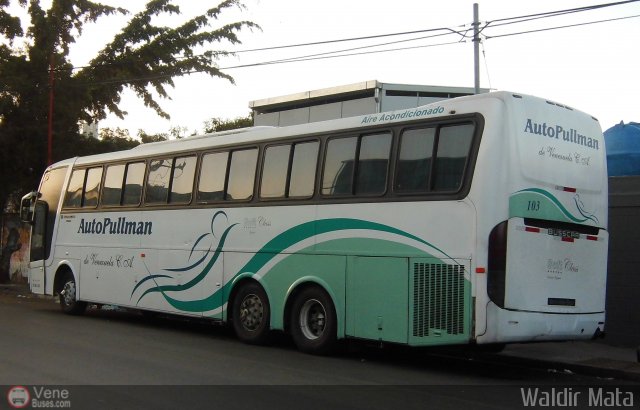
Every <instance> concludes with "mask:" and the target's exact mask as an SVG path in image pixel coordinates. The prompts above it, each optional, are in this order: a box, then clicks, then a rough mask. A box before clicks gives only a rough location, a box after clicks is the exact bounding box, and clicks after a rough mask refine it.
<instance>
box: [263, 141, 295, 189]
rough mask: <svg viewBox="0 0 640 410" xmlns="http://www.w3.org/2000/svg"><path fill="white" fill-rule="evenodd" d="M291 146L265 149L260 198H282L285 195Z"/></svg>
mask: <svg viewBox="0 0 640 410" xmlns="http://www.w3.org/2000/svg"><path fill="white" fill-rule="evenodd" d="M290 154H291V145H276V146H271V147H267V149H266V150H265V152H264V165H263V168H262V180H261V182H260V198H283V197H284V196H285V195H286V188H287V172H288V171H289V158H290Z"/></svg>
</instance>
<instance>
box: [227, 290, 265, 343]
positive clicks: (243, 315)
mask: <svg viewBox="0 0 640 410" xmlns="http://www.w3.org/2000/svg"><path fill="white" fill-rule="evenodd" d="M270 315H271V309H270V307H269V299H268V298H267V294H266V292H265V291H264V289H262V286H260V285H259V284H258V283H256V282H250V283H247V284H245V285H242V287H241V288H240V290H238V293H237V294H236V295H235V297H234V299H233V310H232V322H233V330H234V331H235V332H236V335H237V336H238V339H240V340H241V341H243V342H245V343H249V344H265V343H266V342H267V341H268V340H269V336H270Z"/></svg>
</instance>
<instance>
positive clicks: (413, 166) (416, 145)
mask: <svg viewBox="0 0 640 410" xmlns="http://www.w3.org/2000/svg"><path fill="white" fill-rule="evenodd" d="M435 136H436V128H420V129H413V130H407V131H405V132H403V133H402V137H401V138H400V154H399V158H398V163H397V166H396V180H395V190H396V191H397V192H400V193H416V192H426V191H428V190H429V179H430V177H431V163H432V158H433V145H434V142H435Z"/></svg>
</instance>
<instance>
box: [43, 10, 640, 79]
mask: <svg viewBox="0 0 640 410" xmlns="http://www.w3.org/2000/svg"><path fill="white" fill-rule="evenodd" d="M638 1H640V0H627V1H621V2H616V3H605V4H599V5H593V6H585V7H579V8H573V9H566V10H557V11H552V12H545V13H536V14H529V15H522V16H515V17H508V18H501V19H494V20H491V21H487V22H486V23H484V25H483V27H481V28H480V29H479V33H481V34H482V37H484V39H486V40H488V39H494V38H501V37H508V36H515V35H522V34H530V33H536V32H543V31H550V30H558V29H563V28H571V27H578V26H584V25H591V24H597V23H604V22H611V21H618V20H625V19H630V18H636V17H640V15H633V16H624V17H619V18H611V19H604V20H597V21H591V22H586V23H576V24H569V25H563V26H554V27H546V28H542V29H532V30H526V31H520V32H513V33H506V34H497V35H487V34H484V31H485V30H487V29H488V28H491V29H493V28H495V27H499V26H503V25H507V24H518V23H523V22H526V21H531V20H537V19H542V18H549V17H557V16H560V15H567V14H573V13H579V12H584V11H589V10H596V9H601V8H605V7H612V6H619V5H623V4H627V3H634V2H638ZM496 22H502V23H500V24H495V23H496ZM458 27H464V26H458ZM438 31H446V32H445V33H439V34H433V35H428V36H421V37H414V38H410V39H402V40H397V41H391V42H385V43H378V44H371V45H366V46H359V47H352V48H347V49H341V50H334V51H327V52H323V53H315V54H307V55H302V56H296V57H289V58H283V59H279V60H271V61H262V62H255V63H248V64H239V65H233V66H227V67H221V68H217V69H218V70H231V69H239V68H249V67H260V66H267V65H274V64H286V63H294V62H303V61H314V60H324V59H329V58H332V59H333V58H341V57H351V56H359V55H367V54H377V53H388V52H394V51H405V50H412V49H419V48H429V47H438V46H446V45H451V44H456V43H464V42H466V39H470V38H471V37H472V36H471V35H470V34H469V33H470V32H471V31H472V28H467V29H466V30H455V29H452V28H446V27H441V28H433V29H425V30H414V31H406V32H399V33H387V34H379V35H371V36H361V37H352V38H343V39H334V40H326V41H317V42H309V43H297V44H288V45H280V46H270V47H264V48H254V49H247V50H236V51H232V52H229V55H236V54H239V53H249V52H257V51H271V50H277V49H288V48H294V47H307V46H317V45H326V44H333V43H342V42H351V41H361V40H368V39H376V38H386V37H393V36H402V35H409V34H418V33H428V32H438ZM449 35H458V36H460V39H459V40H458V41H455V42H443V43H435V44H426V45H419V46H412V47H396V48H391V49H383V50H373V51H360V52H352V51H357V50H364V49H369V48H376V47H382V46H386V45H393V44H399V43H405V42H411V41H418V40H424V39H429V38H434V37H440V36H449ZM202 56H204V54H202V55H196V56H190V57H178V59H184V58H192V57H202ZM485 63H486V61H485ZM110 64H114V65H115V64H119V62H114V63H107V64H100V65H86V66H78V67H72V68H64V69H54V71H57V70H64V71H68V70H70V69H71V70H79V69H85V68H97V67H102V66H105V65H110ZM205 71H207V70H190V71H186V72H182V73H180V74H178V75H187V74H195V73H200V72H205ZM178 75H176V74H158V75H150V76H142V77H136V78H123V79H113V80H105V81H96V82H91V83H84V84H76V86H88V85H104V84H116V83H132V82H140V81H153V80H159V79H164V78H168V77H175V76H178Z"/></svg>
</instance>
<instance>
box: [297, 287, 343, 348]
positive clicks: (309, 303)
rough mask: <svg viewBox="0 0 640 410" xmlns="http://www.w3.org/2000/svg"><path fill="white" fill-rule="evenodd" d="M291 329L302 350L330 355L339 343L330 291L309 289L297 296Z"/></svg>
mask: <svg viewBox="0 0 640 410" xmlns="http://www.w3.org/2000/svg"><path fill="white" fill-rule="evenodd" d="M289 328H290V329H291V337H292V338H293V341H294V343H295V344H296V346H297V347H298V349H299V350H301V351H303V352H305V353H311V354H319V355H323V354H328V353H331V352H332V351H333V350H334V348H335V346H336V343H337V337H336V332H337V328H338V327H337V320H336V311H335V307H334V304H333V301H332V300H331V297H330V296H329V295H328V294H327V292H325V291H324V290H323V289H320V288H318V287H310V288H306V289H304V290H303V291H301V292H300V293H299V294H297V295H296V296H295V299H294V300H293V306H292V308H291V318H290V322H289Z"/></svg>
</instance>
